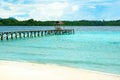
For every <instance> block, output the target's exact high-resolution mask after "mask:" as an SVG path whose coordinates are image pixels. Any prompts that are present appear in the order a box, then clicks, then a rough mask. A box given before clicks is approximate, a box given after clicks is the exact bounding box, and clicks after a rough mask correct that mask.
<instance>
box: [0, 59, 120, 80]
mask: <svg viewBox="0 0 120 80" xmlns="http://www.w3.org/2000/svg"><path fill="white" fill-rule="evenodd" d="M0 80H120V75H114V74H108V73H103V72H97V71H90V70H84V69H76V68H69V67H63V66H57V65H51V64H36V63H28V62H15V61H0Z"/></svg>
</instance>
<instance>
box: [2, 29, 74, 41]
mask: <svg viewBox="0 0 120 80" xmlns="http://www.w3.org/2000/svg"><path fill="white" fill-rule="evenodd" d="M64 34H74V29H65V30H37V31H16V32H15V31H14V32H0V40H1V41H2V40H9V39H18V38H26V37H42V36H49V35H64Z"/></svg>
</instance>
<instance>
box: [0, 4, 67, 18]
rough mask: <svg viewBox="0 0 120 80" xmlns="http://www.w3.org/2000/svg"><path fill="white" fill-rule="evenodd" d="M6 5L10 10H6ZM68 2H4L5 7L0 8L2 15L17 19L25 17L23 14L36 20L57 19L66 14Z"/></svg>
mask: <svg viewBox="0 0 120 80" xmlns="http://www.w3.org/2000/svg"><path fill="white" fill-rule="evenodd" d="M4 6H7V7H8V8H9V9H10V10H5V8H4ZM68 6H69V5H68V3H66V2H64V3H62V2H53V3H49V4H40V3H36V4H18V5H13V4H12V5H11V3H4V4H3V8H0V13H1V14H0V17H3V18H6V17H15V18H17V19H24V18H21V16H20V17H19V16H17V15H24V14H28V15H29V18H33V19H35V20H51V19H57V18H59V17H61V16H63V15H64V14H65V10H66V9H67V7H68Z"/></svg>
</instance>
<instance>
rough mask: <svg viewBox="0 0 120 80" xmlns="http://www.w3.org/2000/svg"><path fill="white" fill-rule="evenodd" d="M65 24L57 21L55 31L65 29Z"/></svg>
mask: <svg viewBox="0 0 120 80" xmlns="http://www.w3.org/2000/svg"><path fill="white" fill-rule="evenodd" d="M62 24H64V23H63V22H62V21H56V22H55V25H56V26H55V29H56V30H62V29H63V28H62V27H61V25H62Z"/></svg>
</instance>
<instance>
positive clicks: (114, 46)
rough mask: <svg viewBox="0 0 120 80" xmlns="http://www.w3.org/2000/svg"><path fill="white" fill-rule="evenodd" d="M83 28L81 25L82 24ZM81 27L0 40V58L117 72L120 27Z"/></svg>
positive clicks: (119, 69)
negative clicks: (66, 32) (71, 31)
mask: <svg viewBox="0 0 120 80" xmlns="http://www.w3.org/2000/svg"><path fill="white" fill-rule="evenodd" d="M82 29H83V28H82ZM90 29H91V30H89V29H84V30H81V28H80V29H79V30H78V28H77V31H76V33H75V34H74V35H56V36H55V35H54V36H46V37H36V38H26V39H17V40H9V41H1V42H0V59H1V60H15V61H29V62H37V63H46V64H47V63H49V64H58V65H64V66H70V67H76V68H84V69H90V70H97V71H103V72H108V73H115V74H120V31H119V30H118V29H117V30H118V31H117V30H114V31H112V30H113V29H111V28H110V30H109V29H108V28H105V29H104V28H102V30H101V29H99V28H98V29H97V30H96V29H94V28H90Z"/></svg>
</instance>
